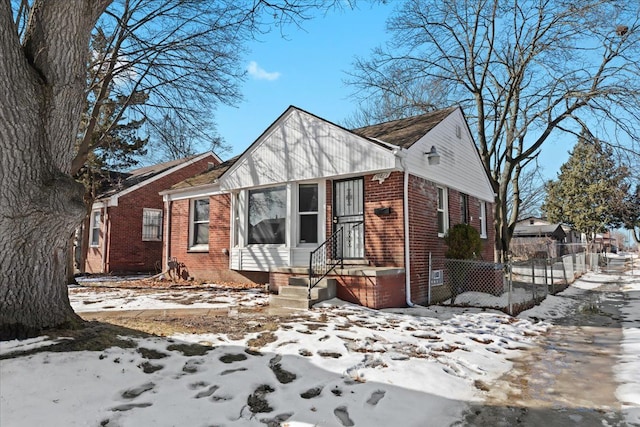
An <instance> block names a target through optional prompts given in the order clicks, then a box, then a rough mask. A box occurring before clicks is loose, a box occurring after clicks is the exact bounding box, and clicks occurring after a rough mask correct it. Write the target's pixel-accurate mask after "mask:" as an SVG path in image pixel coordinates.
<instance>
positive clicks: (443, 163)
mask: <svg viewBox="0 0 640 427" xmlns="http://www.w3.org/2000/svg"><path fill="white" fill-rule="evenodd" d="M432 146H434V147H435V148H436V151H437V152H438V154H440V164H438V165H430V164H429V162H428V159H427V156H426V155H425V154H424V153H425V152H429V150H430V149H431V147H432ZM408 151H409V155H408V156H407V165H408V168H409V172H410V173H411V174H413V175H417V176H420V177H423V178H425V179H427V180H429V181H433V182H435V183H437V184H441V185H443V186H445V187H449V188H453V189H456V190H458V191H461V192H463V193H466V194H468V195H470V196H474V197H477V198H479V199H481V200H485V201H488V202H493V201H494V194H493V189H492V187H491V183H490V182H489V178H488V177H487V174H486V173H485V171H484V167H483V166H482V162H481V160H480V155H479V154H478V150H477V149H476V147H475V143H474V142H473V138H472V137H471V135H470V133H469V129H468V128H467V124H466V122H465V119H464V116H463V115H462V111H460V109H456V110H455V111H454V112H452V113H451V114H450V115H449V116H448V117H447V118H445V119H444V120H443V121H442V122H440V123H439V124H438V125H436V126H435V127H434V128H433V129H431V131H429V132H428V133H427V134H426V135H425V136H423V137H422V138H420V140H419V141H418V142H416V143H415V144H413V145H412V146H411V147H410V148H409V150H408Z"/></svg>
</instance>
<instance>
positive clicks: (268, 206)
mask: <svg viewBox="0 0 640 427" xmlns="http://www.w3.org/2000/svg"><path fill="white" fill-rule="evenodd" d="M248 211H249V224H248V225H249V226H248V233H247V242H248V243H249V244H284V243H285V239H286V236H287V230H286V227H287V187H286V186H284V185H283V186H279V187H268V188H260V189H257V190H249V197H248Z"/></svg>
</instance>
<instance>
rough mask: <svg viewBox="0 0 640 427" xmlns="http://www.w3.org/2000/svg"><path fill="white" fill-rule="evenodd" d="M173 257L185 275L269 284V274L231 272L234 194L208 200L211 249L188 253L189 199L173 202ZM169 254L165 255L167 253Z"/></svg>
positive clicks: (212, 279)
mask: <svg viewBox="0 0 640 427" xmlns="http://www.w3.org/2000/svg"><path fill="white" fill-rule="evenodd" d="M170 209H171V230H170V234H171V237H170V238H171V240H170V247H169V250H170V254H169V256H170V257H172V258H174V257H175V258H176V259H177V260H178V262H179V263H181V264H183V268H184V272H185V276H187V277H193V278H195V279H197V280H205V281H213V282H237V283H266V282H267V281H268V273H265V272H238V271H233V270H229V256H230V255H229V251H230V250H231V246H230V244H231V229H230V222H229V221H230V217H231V195H230V194H221V195H215V196H211V197H209V250H208V251H206V252H194V251H190V250H189V209H190V201H189V200H177V201H173V202H171V208H170ZM165 255H166V254H165Z"/></svg>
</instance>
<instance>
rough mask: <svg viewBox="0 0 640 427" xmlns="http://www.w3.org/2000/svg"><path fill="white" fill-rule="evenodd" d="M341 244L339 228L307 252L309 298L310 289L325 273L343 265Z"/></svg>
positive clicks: (340, 229)
mask: <svg viewBox="0 0 640 427" xmlns="http://www.w3.org/2000/svg"><path fill="white" fill-rule="evenodd" d="M342 244H343V241H342V228H339V229H337V230H336V231H335V232H334V233H333V234H332V235H331V236H329V238H328V239H327V240H325V241H324V243H322V244H321V245H320V246H318V248H317V249H315V250H314V251H313V252H311V253H310V254H309V288H308V291H309V292H308V297H309V299H311V289H313V288H314V287H315V286H316V285H317V284H318V283H320V281H321V280H322V279H324V278H325V277H326V276H327V274H329V273H331V271H333V269H334V268H336V267H337V266H338V265H340V268H343V267H344V261H343V258H344V257H343V252H342V249H343V248H342Z"/></svg>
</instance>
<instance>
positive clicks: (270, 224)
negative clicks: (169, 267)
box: [162, 106, 494, 308]
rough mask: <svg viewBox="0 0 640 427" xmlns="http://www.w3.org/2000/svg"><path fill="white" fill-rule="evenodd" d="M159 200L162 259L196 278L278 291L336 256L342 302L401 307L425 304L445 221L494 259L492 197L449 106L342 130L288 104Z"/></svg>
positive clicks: (334, 272)
mask: <svg viewBox="0 0 640 427" xmlns="http://www.w3.org/2000/svg"><path fill="white" fill-rule="evenodd" d="M162 194H163V196H164V200H165V215H166V217H167V218H168V219H169V220H168V221H167V229H166V234H167V236H169V238H168V239H167V240H166V242H165V250H164V254H165V255H164V259H165V260H166V259H169V258H176V259H177V260H178V261H179V262H180V263H182V264H183V265H184V267H185V268H186V270H187V271H188V274H190V275H191V276H193V277H195V278H199V279H205V280H214V281H215V280H234V281H238V280H240V281H246V280H250V281H254V282H259V283H269V284H270V287H271V288H272V289H274V290H277V289H280V288H283V287H285V286H286V285H287V284H288V283H289V282H290V280H291V278H292V277H295V276H304V275H308V274H309V271H310V270H312V271H313V270H315V269H316V265H315V264H314V263H315V260H316V257H317V254H318V253H320V254H321V255H322V256H324V259H325V261H326V262H327V263H330V262H331V261H332V260H334V259H337V258H340V259H341V260H343V264H342V265H339V266H337V267H336V268H334V269H331V270H330V271H329V273H328V277H330V278H333V279H335V281H336V282H337V296H338V297H339V298H341V299H343V300H347V301H351V302H355V303H359V304H362V305H364V306H368V307H372V308H383V307H399V306H405V305H411V304H412V303H424V302H425V301H426V299H427V292H428V284H429V265H428V264H429V254H430V253H431V254H432V255H433V258H439V259H442V258H443V257H444V252H445V250H446V247H445V244H444V241H443V237H444V235H445V233H446V231H447V229H448V227H449V226H450V225H453V224H456V223H460V222H466V223H469V224H471V225H472V226H474V227H476V228H477V229H478V230H479V231H480V234H481V236H482V239H483V242H484V247H483V253H482V257H483V258H484V259H485V260H493V256H494V231H493V225H492V224H493V218H492V204H493V200H494V195H493V191H492V189H491V185H490V183H489V180H488V177H487V175H486V173H485V171H484V169H483V167H482V164H481V161H480V156H479V154H478V151H477V148H476V147H475V144H474V141H473V138H472V137H471V134H470V131H469V128H468V126H467V123H466V120H465V118H464V115H463V113H462V110H461V109H460V108H458V107H453V108H448V109H445V110H440V111H436V112H432V113H428V114H424V115H420V116H416V117H411V118H407V119H401V120H396V121H392V122H388V123H382V124H378V125H374V126H368V127H365V128H361V129H355V130H347V129H345V128H342V127H340V126H338V125H335V124H333V123H330V122H328V121H326V120H324V119H322V118H320V117H317V116H315V115H313V114H311V113H308V112H306V111H304V110H301V109H299V108H296V107H293V106H292V107H289V108H288V109H287V110H286V111H285V112H284V113H283V114H282V115H281V116H280V117H279V118H278V119H277V120H276V121H275V122H274V123H273V124H272V125H271V126H270V127H269V128H268V129H267V130H266V131H265V132H264V133H263V134H262V135H261V136H260V137H259V138H258V139H257V140H256V141H255V142H254V143H253V144H252V145H251V146H250V147H249V148H248V149H247V150H246V151H245V152H244V153H243V154H241V155H240V156H238V157H237V158H234V159H231V160H229V161H227V162H225V163H223V164H221V165H219V166H218V167H216V168H214V169H213V170H210V171H208V172H206V173H204V174H201V175H199V176H195V177H193V178H190V179H187V180H185V181H183V182H181V183H179V184H177V185H175V186H174V187H172V188H171V189H169V190H167V191H164V192H162ZM319 248H320V249H319ZM312 253H314V255H313V256H312V255H311V254H312ZM432 267H433V269H435V270H438V269H440V270H441V269H442V268H443V266H440V265H433V266H432Z"/></svg>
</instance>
